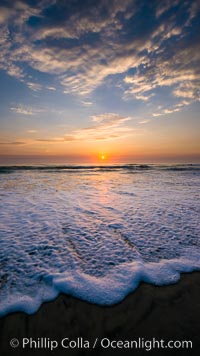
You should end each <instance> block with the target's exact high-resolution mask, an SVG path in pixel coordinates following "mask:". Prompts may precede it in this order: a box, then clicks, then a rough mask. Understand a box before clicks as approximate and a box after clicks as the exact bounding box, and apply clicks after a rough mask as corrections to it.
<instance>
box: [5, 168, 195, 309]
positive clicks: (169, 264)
mask: <svg viewBox="0 0 200 356" xmlns="http://www.w3.org/2000/svg"><path fill="white" fill-rule="evenodd" d="M0 173H2V174H1V175H0V183H1V190H0V198H1V206H2V209H1V212H0V247H1V248H0V267H1V272H0V315H1V316H2V315H5V314H7V313H10V312H13V311H25V312H26V313H33V312H35V311H36V310H37V309H38V308H39V306H40V305H41V303H42V302H44V301H46V300H51V299H54V298H55V297H56V296H57V295H58V294H59V293H60V292H64V293H67V294H70V295H73V296H75V297H78V298H81V299H83V300H86V301H89V302H92V303H97V304H101V305H111V304H114V303H117V302H119V301H121V300H122V299H123V298H124V297H125V296H126V295H127V294H128V293H130V292H131V291H133V290H134V289H135V288H136V287H137V286H138V284H139V283H140V282H141V281H145V282H148V283H153V284H156V285H163V284H170V283H175V282H177V281H178V279H179V278H180V273H181V272H190V271H193V270H198V269H200V238H199V231H200V228H199V196H198V189H199V184H200V182H199V176H200V170H199V166H168V167H165V166H139V165H137V166H134V165H126V166H107V167H93V166H91V167H83V166H79V167H76V166H72V167H69V166H68V167H66V166H59V167H56V166H51V167H24V168H22V167H2V168H0ZM134 173H136V174H134Z"/></svg>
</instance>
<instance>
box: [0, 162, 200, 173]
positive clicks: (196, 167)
mask: <svg viewBox="0 0 200 356" xmlns="http://www.w3.org/2000/svg"><path fill="white" fill-rule="evenodd" d="M120 170H121V171H126V172H127V171H129V172H137V171H148V170H165V171H200V164H172V165H161V164H159V165H156V164H112V165H22V166H21V165H20V166H18V165H12V166H0V173H4V174H6V173H13V172H16V171H45V172H52V171H54V172H55V171H100V172H107V171H108V172H110V171H120Z"/></svg>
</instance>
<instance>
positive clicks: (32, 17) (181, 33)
mask: <svg viewBox="0 0 200 356" xmlns="http://www.w3.org/2000/svg"><path fill="white" fill-rule="evenodd" d="M30 3H31V5H30ZM197 3H198V2H197V1H195V0H191V1H185V2H182V1H181V0H176V1H173V2H172V1H170V0H164V1H162V2H160V1H157V0H156V1H151V2H150V1H147V0H143V1H140V2H139V1H137V0H135V1H133V0H123V1H122V0H113V1H108V0H98V1H95V2H92V1H89V0H85V1H84V4H83V2H81V1H78V0H76V1H72V0H69V1H62V2H56V1H53V0H52V1H40V2H37V4H35V5H34V2H28V1H25V0H24V1H16V2H10V1H8V2H7V4H8V5H7V6H6V5H4V6H2V7H1V9H0V10H1V11H0V13H1V15H0V42H1V44H2V50H1V52H0V68H2V69H4V70H6V71H7V73H8V74H9V75H11V76H14V77H15V78H17V79H18V80H21V81H23V82H24V83H26V84H27V86H28V87H29V88H30V89H31V90H34V91H41V90H43V89H45V88H46V89H49V90H54V89H55V88H54V87H51V86H43V85H42V83H40V81H39V79H38V78H39V76H38V77H37V78H36V77H35V78H33V80H31V81H30V79H29V69H31V70H35V71H38V72H40V73H48V74H50V75H52V76H55V77H56V79H57V80H59V83H60V84H61V85H62V87H63V92H64V93H66V94H69V93H70V94H74V95H82V96H86V95H87V96H88V95H89V94H90V93H91V92H92V91H94V90H95V89H96V88H98V87H99V86H101V85H103V84H106V82H107V81H108V80H110V78H112V84H113V85H114V86H115V87H117V86H119V81H120V90H121V91H122V97H123V98H124V99H126V100H127V99H129V100H132V99H135V100H142V101H144V102H148V101H149V100H150V99H151V98H152V96H153V95H156V93H157V91H158V90H159V89H160V88H161V87H167V88H168V89H169V90H170V91H171V94H172V96H174V98H177V97H182V98H186V99H187V98H188V99H192V100H199V92H198V89H197V88H198V87H199V86H200V70H199V61H200V44H199V43H200V42H199V38H198V32H199V31H198V21H196V19H197V16H198V11H199V7H198V4H197ZM145 14H148V16H145ZM175 14H176V15H175ZM191 24H192V25H193V26H191ZM11 25H12V26H11ZM119 78H120V79H119ZM87 102H88V103H89V102H90V101H87V100H83V101H82V103H83V105H85V106H89V105H90V104H87Z"/></svg>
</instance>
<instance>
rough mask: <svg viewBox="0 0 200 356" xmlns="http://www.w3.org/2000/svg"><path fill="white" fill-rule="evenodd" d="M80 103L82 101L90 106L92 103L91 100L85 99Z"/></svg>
mask: <svg viewBox="0 0 200 356" xmlns="http://www.w3.org/2000/svg"><path fill="white" fill-rule="evenodd" d="M81 103H82V104H83V105H84V106H91V105H92V102H91V101H86V100H83V101H81Z"/></svg>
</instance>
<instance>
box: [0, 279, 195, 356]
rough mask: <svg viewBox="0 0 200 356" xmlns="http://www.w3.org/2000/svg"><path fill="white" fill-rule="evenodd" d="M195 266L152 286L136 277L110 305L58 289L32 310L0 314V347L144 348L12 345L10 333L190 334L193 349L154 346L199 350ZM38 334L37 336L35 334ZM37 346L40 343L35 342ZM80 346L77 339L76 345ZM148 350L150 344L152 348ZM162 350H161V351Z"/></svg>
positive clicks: (78, 351)
mask: <svg viewBox="0 0 200 356" xmlns="http://www.w3.org/2000/svg"><path fill="white" fill-rule="evenodd" d="M199 295H200V272H191V273H184V274H181V279H180V280H179V281H178V282H177V283H176V284H172V285H166V286H155V285H152V284H147V283H141V284H140V285H139V287H138V288H137V289H136V290H135V291H134V292H133V293H131V294H129V295H128V296H127V297H126V298H125V299H124V300H123V301H122V302H120V303H118V304H116V305H114V306H98V305H95V304H90V303H88V302H85V301H81V300H79V299H76V298H74V297H71V296H69V295H64V294H60V295H59V296H58V297H57V298H56V299H55V300H53V301H50V302H46V303H44V304H42V306H41V307H40V309H39V310H38V311H37V312H36V313H35V314H32V315H27V314H25V313H22V312H16V313H11V314H9V315H7V316H4V317H2V318H1V319H0V350H1V353H2V355H3V356H6V355H11V354H13V355H21V354H23V355H25V354H26V355H36V354H41V355H48V354H49V353H50V354H52V355H66V353H67V354H68V355H87V354H89V353H92V352H93V353H94V354H95V355H107V354H111V353H112V352H113V353H115V354H116V353H117V354H119V355H121V354H124V355H128V354H133V353H134V354H136V353H137V354H139V355H143V354H146V353H147V351H146V350H144V349H140V350H139V349H138V350H133V349H132V350H127V349H117V350H116V349H110V348H109V349H102V348H101V347H100V348H99V349H96V350H92V349H89V350H88V349H84V348H78V347H75V348H74V349H70V350H69V349H63V348H57V349H55V350H53V351H51V350H49V349H48V348H45V347H44V345H43V348H42V349H34V348H28V347H26V348H25V349H23V348H22V347H21V344H20V345H19V347H17V348H12V347H11V346H10V345H9V342H10V340H11V339H13V338H17V339H19V341H20V342H21V341H22V339H23V338H28V339H29V338H32V339H33V340H36V339H37V340H38V342H39V341H40V342H41V338H43V339H45V338H46V340H47V341H48V338H49V340H61V339H63V338H69V339H70V340H77V339H79V343H80V342H82V341H80V338H82V339H83V341H84V340H88V341H90V342H92V340H94V339H95V338H101V339H102V338H109V339H110V340H133V339H134V340H136V339H138V338H141V339H148V338H149V339H152V338H156V339H157V340H159V339H164V340H191V341H192V343H193V348H192V350H191V349H190V350H188V349H175V350H174V349H173V350H169V349H167V350H165V349H164V350H161V349H159V350H157V349H155V350H153V352H156V353H157V354H158V353H159V354H170V352H175V353H176V354H178V353H179V354H180V355H183V354H188V355H192V354H194V355H195V353H196V354H198V351H200V336H199V330H200V302H199ZM39 339H40V340H39ZM40 346H41V345H40ZM79 346H80V345H79ZM151 351H152V350H151ZM164 351H165V353H164Z"/></svg>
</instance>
